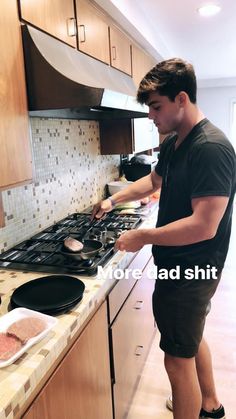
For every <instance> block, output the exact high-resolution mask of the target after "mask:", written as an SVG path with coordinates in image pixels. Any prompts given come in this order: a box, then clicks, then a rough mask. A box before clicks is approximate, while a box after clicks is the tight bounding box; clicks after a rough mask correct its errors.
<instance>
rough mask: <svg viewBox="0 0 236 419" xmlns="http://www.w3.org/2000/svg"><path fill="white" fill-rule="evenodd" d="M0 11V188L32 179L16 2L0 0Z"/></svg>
mask: <svg viewBox="0 0 236 419" xmlns="http://www.w3.org/2000/svg"><path fill="white" fill-rule="evenodd" d="M1 10H2V12H1V14H0V50H1V65H0V91H1V93H0V105H1V118H0V150H1V165H0V187H7V186H10V185H15V184H17V183H21V182H25V181H28V180H30V179H31V178H32V159H31V149H30V134H29V132H30V131H29V120H28V110H27V99H26V86H25V74H24V62H23V50H22V42H21V31H20V24H19V21H18V13H17V2H16V1H9V0H2V1H1Z"/></svg>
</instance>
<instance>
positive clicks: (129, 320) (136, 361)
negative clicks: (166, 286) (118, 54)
mask: <svg viewBox="0 0 236 419" xmlns="http://www.w3.org/2000/svg"><path fill="white" fill-rule="evenodd" d="M150 267H152V262H151V264H148V265H147V268H146V269H145V271H144V273H143V276H142V279H140V280H138V281H137V283H136V285H135V287H134V288H133V290H132V292H131V294H130V295H129V297H128V299H127V301H126V303H125V304H124V306H123V308H122V310H121V311H120V313H119V314H118V316H117V318H116V320H115V322H114V324H113V326H112V329H111V330H112V342H113V361H114V375H115V376H114V379H115V383H114V387H113V392H114V407H115V419H121V418H123V417H124V416H125V414H126V413H127V411H128V409H129V404H130V402H131V399H132V395H133V393H134V390H135V387H136V384H137V380H138V377H139V374H140V372H141V369H142V367H143V364H144V361H145V359H146V357H147V354H148V351H149V348H150V345H151V342H152V339H153V336H154V333H155V328H154V319H153V314H152V292H153V289H154V280H151V279H149V277H148V274H147V272H148V269H150Z"/></svg>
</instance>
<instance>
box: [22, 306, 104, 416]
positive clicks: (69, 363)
mask: <svg viewBox="0 0 236 419" xmlns="http://www.w3.org/2000/svg"><path fill="white" fill-rule="evenodd" d="M23 418H24V419H42V418H43V419H54V418H57V419H84V418H96V419H104V418H106V419H112V402H111V383H110V366H109V348H108V334H107V311H106V303H104V304H103V305H102V306H101V308H100V309H99V310H98V311H97V313H96V314H95V315H94V317H93V318H92V320H91V321H90V322H89V324H88V326H87V327H86V328H85V330H84V331H83V332H82V334H81V335H80V337H79V338H78V339H77V341H76V342H75V344H74V345H73V347H72V348H71V350H70V351H69V353H68V354H67V355H66V357H65V358H64V360H63V361H62V363H61V364H60V365H59V367H58V368H57V370H56V371H55V373H54V374H53V376H52V377H51V378H50V380H49V381H48V383H47V385H46V386H45V387H44V388H43V390H42V391H41V393H40V394H39V396H38V397H37V398H36V400H35V401H34V402H33V404H32V405H31V407H30V408H29V410H28V411H27V412H26V414H25V415H24V416H23Z"/></svg>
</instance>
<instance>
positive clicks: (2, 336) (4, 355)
mask: <svg viewBox="0 0 236 419" xmlns="http://www.w3.org/2000/svg"><path fill="white" fill-rule="evenodd" d="M21 347H22V343H21V341H20V340H18V339H17V338H15V337H14V336H9V335H7V334H6V333H0V359H1V360H2V361H3V360H4V361H6V360H7V359H9V358H11V357H12V356H13V355H15V353H16V352H18V351H19V349H21Z"/></svg>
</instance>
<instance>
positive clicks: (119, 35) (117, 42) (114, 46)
mask: <svg viewBox="0 0 236 419" xmlns="http://www.w3.org/2000/svg"><path fill="white" fill-rule="evenodd" d="M110 53H111V66H112V67H115V68H117V69H118V70H121V71H123V72H124V73H127V74H129V75H131V74H132V70H131V42H130V40H129V38H128V37H126V36H125V34H124V33H123V32H121V31H120V30H119V29H117V28H116V27H114V26H110Z"/></svg>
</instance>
